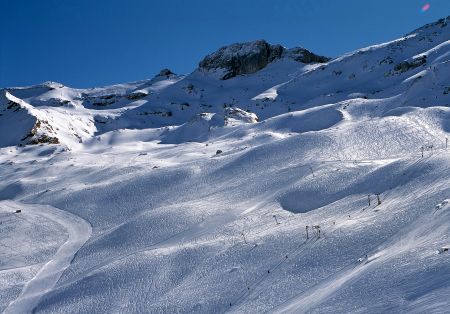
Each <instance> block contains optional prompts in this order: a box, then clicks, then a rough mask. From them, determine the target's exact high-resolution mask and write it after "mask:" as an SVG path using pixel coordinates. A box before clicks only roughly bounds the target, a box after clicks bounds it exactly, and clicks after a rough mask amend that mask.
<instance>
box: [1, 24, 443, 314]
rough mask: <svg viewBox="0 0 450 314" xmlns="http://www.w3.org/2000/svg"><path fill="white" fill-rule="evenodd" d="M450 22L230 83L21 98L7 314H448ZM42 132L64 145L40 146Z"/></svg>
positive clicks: (12, 179) (206, 80) (198, 79)
mask: <svg viewBox="0 0 450 314" xmlns="http://www.w3.org/2000/svg"><path fill="white" fill-rule="evenodd" d="M443 25H444V24H443V23H442V22H438V23H435V24H431V25H428V26H425V27H424V28H421V29H419V30H416V31H415V32H413V34H411V35H409V36H406V37H403V38H402V39H399V40H396V41H393V42H390V43H385V44H381V45H376V46H372V47H368V48H363V49H360V50H357V51H355V52H351V53H348V54H346V55H344V56H342V57H339V58H336V59H334V60H331V61H330V62H328V63H327V64H320V65H303V64H300V63H297V62H295V61H293V60H290V59H280V60H278V61H276V62H272V63H270V64H269V65H268V66H267V67H265V68H264V69H262V70H260V71H258V72H256V73H254V74H248V75H241V76H237V77H235V78H231V79H228V80H220V79H218V77H217V75H215V74H214V73H203V72H201V71H199V70H195V71H193V72H192V73H191V74H189V75H186V76H181V75H180V76H177V75H169V76H157V77H155V78H153V79H150V80H146V81H140V82H132V83H126V84H118V85H114V86H108V87H99V88H94V89H83V90H80V89H72V88H70V87H66V86H63V85H60V84H57V83H45V84H41V85H37V86H30V87H20V88H9V89H7V90H2V91H1V98H0V114H1V116H0V132H1V135H0V177H1V178H2V180H1V181H0V200H2V201H1V202H0V222H1V224H0V310H2V311H5V312H6V313H23V312H33V311H34V312H36V313H72V312H81V313H105V312H106V313H109V312H115V313H121V312H126V313H149V312H151V313H162V312H170V313H173V312H183V313H193V312H195V313H224V312H227V313H228V312H229V313H255V312H256V313H260V312H270V313H353V312H359V313H362V312H364V313H384V312H395V313H423V312H432V313H445V312H447V311H448V308H449V306H450V301H449V299H448V295H449V293H450V285H449V282H450V259H449V257H450V255H449V254H450V253H448V248H449V247H450V238H449V233H450V205H449V204H450V203H449V199H450V197H449V193H450V187H449V185H448V182H449V180H450V172H449V167H450V148H448V137H449V132H450V109H449V99H450V83H449V73H450V71H449V69H448V67H449V64H450V63H449V45H448V41H449V40H450V32H449V27H448V26H443ZM423 55H427V58H426V62H425V63H424V64H421V65H419V66H417V67H414V66H413V67H410V68H408V69H407V70H405V71H400V70H396V66H397V65H398V64H400V63H402V62H405V61H408V62H411V60H414V59H417V58H418V57H420V56H423ZM10 102H13V103H15V104H16V105H14V106H13V107H11V108H9V109H8V107H9V106H10V105H11V103H10ZM18 108H20V109H18ZM16 109H18V110H17V111H15V110H16ZM38 120H39V121H47V123H48V124H44V123H43V124H41V127H40V128H37V130H36V132H35V133H36V134H34V136H35V137H39V136H41V135H42V134H46V135H49V136H50V135H51V136H55V137H57V138H58V139H59V142H60V143H59V144H49V143H42V144H37V145H31V144H30V143H28V142H27V141H24V140H23V137H24V136H26V135H27V134H28V133H30V131H31V130H32V129H33V127H34V126H35V125H36V121H38ZM44 126H45V127H44ZM50 127H51V128H50ZM220 151H221V152H220ZM422 153H423V156H422ZM377 195H379V199H380V204H379V203H378V199H377ZM369 199H370V204H369ZM16 209H22V212H21V213H15V212H14V211H15V210H16ZM306 226H308V227H309V228H310V229H308V230H309V234H308V238H307V237H306ZM313 226H320V230H321V233H320V237H319V236H318V233H317V229H313ZM446 248H447V250H445V249H446Z"/></svg>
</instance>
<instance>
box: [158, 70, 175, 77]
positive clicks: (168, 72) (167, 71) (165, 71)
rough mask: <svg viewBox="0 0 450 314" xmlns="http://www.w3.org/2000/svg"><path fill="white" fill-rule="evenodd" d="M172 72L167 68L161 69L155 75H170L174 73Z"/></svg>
mask: <svg viewBox="0 0 450 314" xmlns="http://www.w3.org/2000/svg"><path fill="white" fill-rule="evenodd" d="M174 74H175V73H173V72H172V71H170V70H169V69H162V70H161V71H160V72H159V74H158V75H157V76H170V75H174Z"/></svg>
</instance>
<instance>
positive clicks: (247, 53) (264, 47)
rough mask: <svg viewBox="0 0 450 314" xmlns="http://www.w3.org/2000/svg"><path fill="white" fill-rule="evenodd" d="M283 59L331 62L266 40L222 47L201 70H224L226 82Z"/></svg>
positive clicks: (201, 66)
mask: <svg viewBox="0 0 450 314" xmlns="http://www.w3.org/2000/svg"><path fill="white" fill-rule="evenodd" d="M282 57H290V58H292V59H293V60H295V61H298V62H303V63H314V62H326V61H328V60H329V59H328V58H326V57H322V56H318V55H315V54H313V53H312V52H310V51H308V50H306V49H304V48H292V49H286V48H285V47H283V46H281V45H279V44H276V45H272V44H269V43H268V42H266V41H265V40H256V41H252V42H245V43H235V44H232V45H229V46H225V47H222V48H220V49H219V50H217V51H216V52H214V53H212V54H209V55H207V56H206V57H205V58H204V59H203V60H202V61H200V63H199V68H200V70H202V71H211V70H217V69H223V70H225V72H224V74H223V76H222V79H223V80H226V79H230V78H232V77H235V76H237V75H241V74H251V73H255V72H257V71H259V70H261V69H263V68H265V67H266V66H267V65H268V64H269V63H271V62H273V61H275V60H277V59H281V58H282Z"/></svg>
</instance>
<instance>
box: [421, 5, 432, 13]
mask: <svg viewBox="0 0 450 314" xmlns="http://www.w3.org/2000/svg"><path fill="white" fill-rule="evenodd" d="M430 7H431V5H430V4H429V3H427V4H425V5H424V6H423V7H422V12H426V11H428V10H429V9H430Z"/></svg>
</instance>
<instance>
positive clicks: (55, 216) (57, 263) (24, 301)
mask: <svg viewBox="0 0 450 314" xmlns="http://www.w3.org/2000/svg"><path fill="white" fill-rule="evenodd" d="M7 205H8V206H9V207H11V208H17V209H19V208H25V209H26V211H28V212H31V213H32V214H33V215H39V216H43V217H45V218H47V219H50V220H52V221H54V222H56V223H58V224H60V225H62V226H63V227H64V228H65V229H66V230H67V232H68V235H69V236H68V239H67V241H66V242H65V243H64V244H63V245H61V247H60V248H59V249H58V251H57V252H56V254H55V255H54V256H53V258H52V259H51V260H50V261H49V262H47V263H46V264H45V265H44V266H43V267H42V268H41V269H40V270H39V272H38V273H37V274H36V276H34V278H33V279H31V281H29V282H28V283H27V284H26V285H25V287H24V288H23V289H22V292H21V293H20V295H19V297H18V298H17V299H16V300H14V301H13V302H11V303H10V304H9V305H8V307H7V308H6V310H5V312H4V313H5V314H9V313H32V312H33V310H34V309H35V308H36V306H37V305H38V304H39V301H40V300H41V298H42V297H43V296H44V295H45V294H46V293H48V292H50V291H51V290H52V289H53V287H54V286H55V285H56V283H57V282H58V280H59V278H60V277H61V275H62V274H63V272H64V271H65V270H66V269H67V268H68V267H69V266H70V264H71V262H72V260H73V258H74V256H75V254H76V253H77V252H78V250H79V249H80V248H81V247H82V246H83V245H84V244H85V243H86V241H87V240H88V239H89V238H90V236H91V233H92V227H91V225H90V224H89V223H88V222H87V221H85V220H83V219H82V218H80V217H78V216H75V215H73V214H71V213H69V212H66V211H63V210H60V209H57V208H55V207H51V206H46V205H29V204H26V205H25V204H20V203H17V202H11V201H8V202H7Z"/></svg>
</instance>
